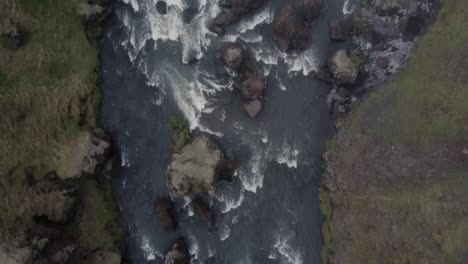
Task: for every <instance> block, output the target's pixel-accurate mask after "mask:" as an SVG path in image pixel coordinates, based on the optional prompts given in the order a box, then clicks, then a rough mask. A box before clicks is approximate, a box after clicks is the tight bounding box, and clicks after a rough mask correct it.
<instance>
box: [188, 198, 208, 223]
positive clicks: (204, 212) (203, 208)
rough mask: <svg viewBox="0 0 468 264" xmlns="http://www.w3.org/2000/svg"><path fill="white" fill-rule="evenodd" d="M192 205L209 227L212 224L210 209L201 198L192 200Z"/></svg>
mask: <svg viewBox="0 0 468 264" xmlns="http://www.w3.org/2000/svg"><path fill="white" fill-rule="evenodd" d="M192 206H193V209H194V210H195V212H196V213H197V214H198V215H199V216H200V217H201V219H202V220H203V222H205V224H206V225H207V226H208V227H210V228H211V227H212V226H213V215H212V213H211V209H210V208H209V207H208V206H207V205H206V204H205V203H204V202H203V200H202V199H195V200H193V201H192Z"/></svg>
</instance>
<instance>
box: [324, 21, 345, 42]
mask: <svg viewBox="0 0 468 264" xmlns="http://www.w3.org/2000/svg"><path fill="white" fill-rule="evenodd" d="M328 28H329V30H330V38H331V39H332V40H334V41H345V40H347V39H348V38H349V35H350V34H349V32H348V31H347V30H346V28H345V26H344V23H343V22H342V21H337V22H333V23H330V24H329V27H328Z"/></svg>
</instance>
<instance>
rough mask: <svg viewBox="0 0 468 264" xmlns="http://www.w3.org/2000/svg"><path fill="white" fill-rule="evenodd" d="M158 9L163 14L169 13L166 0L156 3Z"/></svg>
mask: <svg viewBox="0 0 468 264" xmlns="http://www.w3.org/2000/svg"><path fill="white" fill-rule="evenodd" d="M156 10H158V13H159V14H161V15H165V14H167V3H166V2H165V1H158V2H157V3H156Z"/></svg>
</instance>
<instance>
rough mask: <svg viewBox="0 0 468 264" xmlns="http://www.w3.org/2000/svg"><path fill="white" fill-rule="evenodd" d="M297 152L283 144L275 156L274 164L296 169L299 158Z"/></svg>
mask: <svg viewBox="0 0 468 264" xmlns="http://www.w3.org/2000/svg"><path fill="white" fill-rule="evenodd" d="M299 153H300V152H299V150H298V149H297V148H293V147H291V146H289V145H288V144H283V147H282V148H281V150H280V152H279V154H278V155H277V156H276V162H278V163H279V164H285V165H286V166H288V167H289V168H297V158H298V156H299Z"/></svg>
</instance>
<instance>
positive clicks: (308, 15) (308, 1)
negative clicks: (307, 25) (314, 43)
mask: <svg viewBox="0 0 468 264" xmlns="http://www.w3.org/2000/svg"><path fill="white" fill-rule="evenodd" d="M322 7H323V0H304V6H303V7H302V8H303V9H302V10H303V14H304V18H305V19H306V20H307V21H309V22H312V21H314V20H315V19H317V18H318V17H319V16H320V11H321V10H322Z"/></svg>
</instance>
